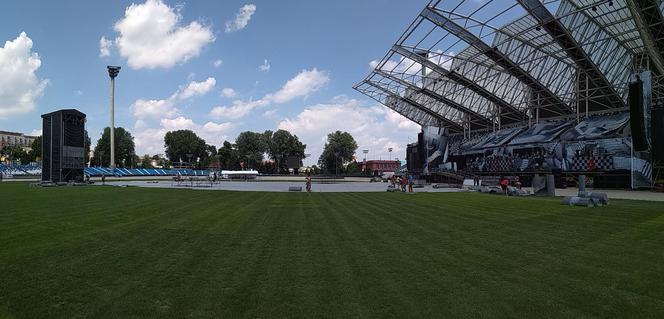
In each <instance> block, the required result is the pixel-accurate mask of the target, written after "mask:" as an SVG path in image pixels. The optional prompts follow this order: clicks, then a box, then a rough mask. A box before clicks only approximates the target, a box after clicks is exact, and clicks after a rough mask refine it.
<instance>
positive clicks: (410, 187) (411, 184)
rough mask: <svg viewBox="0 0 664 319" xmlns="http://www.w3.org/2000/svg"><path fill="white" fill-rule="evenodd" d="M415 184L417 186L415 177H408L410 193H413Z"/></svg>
mask: <svg viewBox="0 0 664 319" xmlns="http://www.w3.org/2000/svg"><path fill="white" fill-rule="evenodd" d="M413 184H415V177H413V175H412V174H410V175H408V192H409V193H412V192H413Z"/></svg>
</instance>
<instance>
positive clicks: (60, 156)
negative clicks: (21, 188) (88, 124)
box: [42, 110, 85, 183]
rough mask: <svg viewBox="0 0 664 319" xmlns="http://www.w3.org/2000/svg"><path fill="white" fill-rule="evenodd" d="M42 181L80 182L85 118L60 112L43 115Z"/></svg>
mask: <svg viewBox="0 0 664 319" xmlns="http://www.w3.org/2000/svg"><path fill="white" fill-rule="evenodd" d="M42 132H43V137H42V181H49V182H54V183H59V182H69V181H82V180H83V170H84V168H85V114H83V113H81V112H79V111H77V110H60V111H56V112H52V113H48V114H44V115H42Z"/></svg>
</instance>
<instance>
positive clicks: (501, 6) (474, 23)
mask: <svg viewBox="0 0 664 319" xmlns="http://www.w3.org/2000/svg"><path fill="white" fill-rule="evenodd" d="M663 16H664V2H662V1H661V0H606V1H594V0H546V1H540V0H488V1H475V0H452V1H445V0H437V1H431V2H429V3H428V4H427V5H426V7H425V8H424V9H423V10H422V11H421V12H420V14H419V15H418V16H417V18H416V19H415V20H414V21H413V23H412V24H411V25H410V26H409V27H408V28H407V30H406V31H405V32H404V33H403V35H402V36H401V37H400V38H399V39H398V40H397V41H396V43H395V44H394V45H393V46H392V47H391V48H390V49H389V51H388V52H387V54H386V55H385V56H384V57H383V58H382V59H381V60H379V61H376V62H374V63H372V64H373V65H372V67H373V70H372V71H371V73H370V74H369V75H367V76H366V78H364V79H363V80H362V81H361V82H359V83H357V84H356V85H355V86H354V88H355V89H356V90H358V91H359V92H361V93H363V94H366V95H367V96H369V97H371V98H372V99H375V100H376V101H378V102H380V103H382V104H383V105H385V106H387V107H389V108H391V109H392V110H394V111H396V112H398V113H400V114H402V115H404V116H405V117H407V118H409V119H410V120H412V121H414V122H416V123H418V124H420V125H423V126H428V125H434V126H440V127H445V128H448V129H449V131H450V133H452V134H453V133H463V134H464V136H470V134H471V132H477V131H489V130H494V131H495V130H499V129H501V128H506V127H511V126H531V125H533V124H536V123H539V122H540V121H545V120H549V119H567V120H569V121H575V122H577V123H578V122H580V121H582V120H583V119H585V118H587V117H588V116H591V115H595V114H602V113H615V112H622V111H627V110H628V109H629V108H628V106H627V102H628V100H627V98H628V96H627V94H628V84H629V83H630V81H631V80H632V78H633V75H634V74H637V73H640V72H643V71H645V70H650V71H652V92H653V105H652V106H653V108H657V107H663V105H664V18H663Z"/></svg>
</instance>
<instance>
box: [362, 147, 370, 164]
mask: <svg viewBox="0 0 664 319" xmlns="http://www.w3.org/2000/svg"><path fill="white" fill-rule="evenodd" d="M362 153H364V162H365V163H366V162H367V153H369V150H362Z"/></svg>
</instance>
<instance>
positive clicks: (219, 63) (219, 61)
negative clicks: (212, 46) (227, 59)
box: [212, 59, 224, 68]
mask: <svg viewBox="0 0 664 319" xmlns="http://www.w3.org/2000/svg"><path fill="white" fill-rule="evenodd" d="M223 63H224V61H222V60H221V59H218V60H214V61H212V65H213V66H214V67H215V68H218V67H220V66H221V65H222V64H223Z"/></svg>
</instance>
